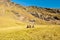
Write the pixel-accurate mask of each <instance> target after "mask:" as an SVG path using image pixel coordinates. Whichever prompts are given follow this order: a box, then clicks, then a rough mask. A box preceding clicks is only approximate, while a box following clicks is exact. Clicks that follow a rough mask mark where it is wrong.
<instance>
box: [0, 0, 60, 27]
mask: <svg viewBox="0 0 60 40" xmlns="http://www.w3.org/2000/svg"><path fill="white" fill-rule="evenodd" d="M30 20H35V24H39V25H41V24H46V25H48V24H49V25H50V24H52V25H53V24H56V25H60V9H52V8H42V7H36V6H29V7H24V6H21V5H19V4H16V3H14V2H10V0H6V1H5V0H3V1H0V26H17V25H20V24H26V23H29V22H30Z"/></svg>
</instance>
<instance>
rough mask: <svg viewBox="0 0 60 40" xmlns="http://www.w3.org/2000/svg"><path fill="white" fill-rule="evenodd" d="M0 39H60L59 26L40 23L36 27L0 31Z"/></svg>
mask: <svg viewBox="0 0 60 40" xmlns="http://www.w3.org/2000/svg"><path fill="white" fill-rule="evenodd" d="M0 40H60V27H59V26H58V25H49V26H48V25H41V26H39V27H37V26H36V28H25V29H22V30H20V29H19V30H18V29H14V30H11V31H8V30H7V31H0Z"/></svg>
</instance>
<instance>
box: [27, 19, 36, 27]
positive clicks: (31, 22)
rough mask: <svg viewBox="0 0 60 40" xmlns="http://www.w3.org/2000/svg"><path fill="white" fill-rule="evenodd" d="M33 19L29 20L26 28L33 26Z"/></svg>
mask: <svg viewBox="0 0 60 40" xmlns="http://www.w3.org/2000/svg"><path fill="white" fill-rule="evenodd" d="M34 24H35V20H29V23H28V25H27V28H34Z"/></svg>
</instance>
